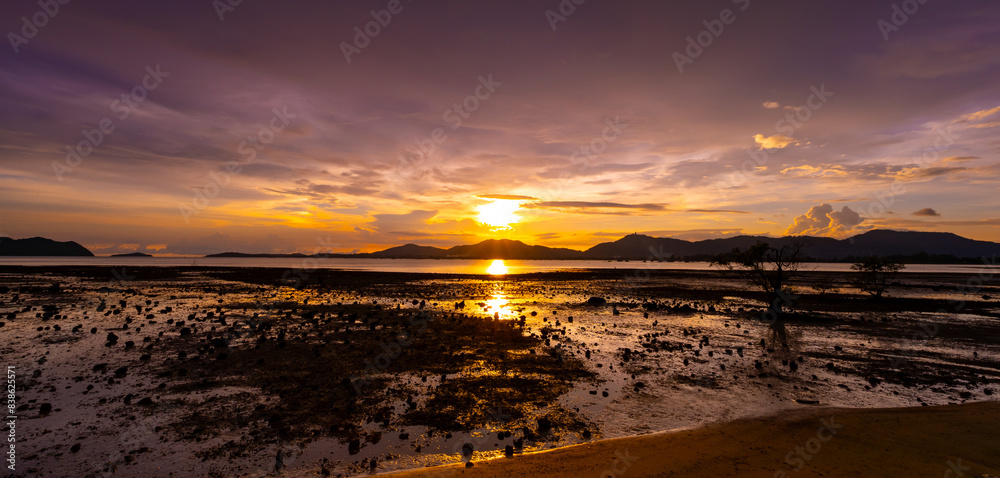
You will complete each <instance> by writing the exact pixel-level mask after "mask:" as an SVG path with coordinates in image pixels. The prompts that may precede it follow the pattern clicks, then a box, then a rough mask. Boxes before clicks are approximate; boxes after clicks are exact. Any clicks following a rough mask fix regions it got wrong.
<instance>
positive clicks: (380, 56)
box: [0, 0, 1000, 254]
mask: <svg viewBox="0 0 1000 478" xmlns="http://www.w3.org/2000/svg"><path fill="white" fill-rule="evenodd" d="M32 2H33V3H32ZM372 2H374V4H368V3H372ZM372 2H330V1H323V0H300V1H297V2H294V3H295V5H294V6H292V5H290V4H288V2H284V3H283V2H269V1H256V2H242V4H241V5H240V6H238V7H236V8H235V9H234V10H233V11H231V12H229V13H227V14H226V15H225V21H220V18H219V16H218V15H217V14H216V12H215V10H214V9H213V8H212V5H211V4H212V1H211V0H201V1H198V2H136V1H130V0H104V1H101V2H80V3H76V2H72V3H71V4H68V5H67V6H66V8H65V9H64V11H63V10H61V11H60V13H59V17H58V18H57V19H54V20H53V21H52V22H51V24H50V25H48V26H46V27H44V28H39V32H38V34H37V35H35V36H34V37H33V38H31V39H30V42H28V43H25V44H20V45H19V46H18V49H19V52H15V51H14V49H12V48H10V47H8V48H6V49H0V178H3V179H2V180H0V204H2V205H3V207H2V208H0V221H2V222H0V224H2V230H0V234H3V235H10V236H13V237H31V236H38V235H41V236H46V237H52V238H54V239H59V240H76V241H78V242H81V243H84V244H90V245H97V246H100V248H99V250H100V251H101V252H111V251H126V250H131V249H130V248H133V247H135V248H136V249H135V250H137V251H147V250H149V249H148V248H149V247H151V246H149V245H150V244H152V245H164V244H165V245H166V246H165V247H162V248H159V249H158V251H159V252H158V253H162V254H167V253H175V254H198V253H201V252H222V251H226V250H233V249H236V250H249V251H255V252H269V251H275V252H294V251H297V250H298V251H301V252H311V251H313V250H314V249H315V247H316V246H317V238H318V237H326V236H328V235H329V236H334V237H335V239H332V240H333V241H334V242H336V243H337V244H339V245H338V246H337V247H338V248H339V249H338V250H345V251H350V250H354V249H360V250H364V251H371V250H376V249H378V248H382V247H384V246H387V245H395V244H399V243H403V242H410V241H416V240H417V239H412V238H418V239H419V242H420V243H422V244H428V245H431V244H434V245H445V246H448V245H455V244H460V243H468V242H477V241H479V240H483V239H490V238H497V237H505V238H511V239H520V240H525V241H544V243H545V244H546V245H560V246H571V247H580V248H583V247H589V246H591V245H593V242H594V241H595V240H597V239H598V238H597V237H595V236H594V233H595V231H628V232H631V231H658V230H669V231H672V232H671V234H685V237H702V238H704V237H716V236H717V235H718V233H717V232H715V231H725V232H724V234H725V233H729V232H732V231H741V232H744V233H748V234H770V235H779V234H781V233H782V229H784V226H786V225H787V224H788V223H789V220H790V219H791V217H792V216H794V215H795V214H797V213H799V212H801V211H799V208H801V209H806V208H807V207H808V206H811V205H814V204H820V203H822V202H829V200H830V199H831V198H834V197H838V198H856V199H855V200H853V201H851V202H850V203H849V205H850V207H851V208H853V209H854V210H856V211H863V212H864V216H865V225H866V226H867V225H871V224H877V225H879V226H880V227H881V226H882V225H883V224H885V223H882V222H878V221H879V220H883V219H885V218H887V217H889V214H890V213H889V211H886V210H885V208H873V207H871V206H870V205H871V204H872V203H873V202H875V203H876V204H878V203H877V202H876V201H877V198H879V197H883V198H884V197H887V196H886V194H887V193H886V191H888V192H889V193H892V194H893V198H894V201H895V202H894V203H893V206H892V207H893V209H895V210H896V211H916V210H918V209H920V208H922V207H924V206H925V205H926V204H934V205H935V207H936V208H938V209H942V210H945V211H948V214H947V215H948V218H949V220H953V222H949V223H947V224H944V223H943V222H940V221H936V222H935V224H941V227H947V228H948V230H949V231H950V232H955V233H957V234H961V235H964V236H967V237H973V238H976V239H984V240H1000V227H998V226H996V225H994V224H992V223H990V222H983V220H984V218H994V217H995V216H996V210H995V209H996V208H995V201H992V202H991V201H988V200H984V198H990V197H993V196H995V191H996V190H997V189H998V187H1000V165H998V164H997V139H996V138H997V135H996V133H995V131H997V127H998V126H1000V108H998V106H997V105H1000V83H998V82H996V81H989V80H990V79H992V78H997V77H1000V29H997V28H996V25H998V24H1000V7H998V5H997V2H996V0H956V3H955V6H954V8H944V7H940V8H936V7H935V8H931V7H928V8H927V9H926V10H925V9H923V8H921V11H920V12H919V14H917V15H915V16H912V19H911V20H910V21H909V22H907V23H906V25H905V26H904V27H902V28H901V30H900V31H899V32H898V33H893V36H892V37H891V38H890V41H888V42H884V41H883V39H882V37H881V35H880V34H879V31H878V29H877V28H876V26H875V20H876V19H880V18H887V16H888V15H889V14H891V9H890V8H889V7H890V6H891V5H890V4H885V3H881V2H871V1H870V0H842V1H840V2H821V3H822V4H820V3H817V2H801V1H795V0H773V1H771V2H757V3H753V5H752V6H751V7H750V9H749V10H748V11H747V12H746V15H745V16H739V15H738V16H739V18H740V19H739V20H738V25H736V26H735V27H734V28H733V29H731V30H729V29H727V30H726V33H725V34H724V35H725V37H724V38H721V39H720V41H718V42H716V43H714V44H713V45H712V46H711V47H710V48H705V50H704V52H703V53H702V54H701V56H699V57H698V58H697V59H695V61H696V62H695V63H694V64H690V65H686V66H685V68H684V72H683V73H679V72H678V71H677V70H676V68H675V67H674V65H673V62H672V61H670V60H669V58H670V55H671V53H672V52H673V51H680V50H683V49H684V48H685V45H686V44H687V42H688V40H687V38H688V37H689V36H692V35H695V36H696V33H697V32H698V31H700V30H701V29H703V28H704V24H703V22H704V19H705V18H709V16H710V15H716V14H717V13H718V8H721V7H718V8H717V7H716V6H712V5H707V4H704V3H700V2H614V3H611V2H598V3H594V4H593V5H591V4H590V3H588V4H587V5H590V6H587V7H586V8H582V7H581V8H578V9H577V11H576V12H575V13H573V15H572V16H570V17H568V19H567V20H566V21H565V22H560V24H559V26H558V32H555V33H553V32H552V30H551V27H550V25H549V23H548V22H547V21H546V19H545V16H544V10H545V8H540V7H539V4H538V2H536V1H534V0H509V1H504V2H462V1H458V0H448V1H442V2H431V3H428V4H426V5H425V4H424V3H421V2H412V4H411V3H409V2H402V4H401V5H404V8H403V11H402V12H401V13H400V14H399V16H398V17H395V16H394V17H393V21H392V23H391V25H387V26H386V27H385V28H383V29H381V33H379V34H378V35H376V36H375V37H372V38H368V39H365V38H363V36H362V37H357V38H360V39H357V38H356V36H357V31H356V30H355V28H356V27H357V28H361V29H364V26H365V24H366V23H368V22H370V21H372V17H371V11H372V9H376V10H381V9H383V8H385V2H384V1H382V2H379V1H377V0H372ZM37 3H38V2H37V1H34V0H21V1H7V2H0V13H2V15H0V18H4V19H8V20H9V23H8V24H7V27H5V28H7V29H6V30H3V31H8V30H11V29H14V30H15V31H19V30H18V29H19V28H20V20H19V19H21V18H22V17H24V16H28V17H29V19H30V18H31V17H30V16H31V15H32V13H33V12H35V11H37V9H38V8H37ZM216 3H218V2H216ZM222 3H226V2H225V1H223V2H222ZM232 3H238V2H232ZM379 3H381V6H379ZM552 3H553V5H552V8H555V4H556V3H558V1H557V0H552ZM724 3H728V2H724ZM890 3H891V2H890ZM949 5H950V4H949ZM546 8H548V7H546ZM304 12H305V13H304ZM180 24H182V25H185V28H183V29H178V28H177V25H180ZM775 25H781V28H775ZM865 32H868V33H865ZM356 40H357V41H358V42H360V43H363V44H365V46H364V47H357V48H358V50H360V52H355V53H352V55H351V57H350V58H349V59H348V58H345V56H344V52H343V50H342V48H341V45H342V44H343V43H346V44H353V43H354V42H355V41H356ZM664 58H666V59H667V61H663V60H664ZM348 60H349V61H348ZM150 70H153V71H156V70H159V71H161V72H163V73H164V75H163V76H162V77H161V79H162V82H159V83H158V84H156V87H155V89H152V88H147V86H143V83H144V79H145V77H146V75H148V74H150V73H149V71H150ZM151 81H152V79H150V80H147V81H145V83H146V85H149V86H152V85H153V84H154V83H152V82H151ZM824 85H825V86H824ZM819 89H825V90H826V91H828V92H834V93H835V94H834V95H833V96H832V97H829V98H828V101H826V102H824V103H820V102H817V101H816V98H815V97H814V95H816V93H815V91H816V90H819ZM133 92H134V94H136V95H139V96H141V97H142V100H141V101H139V100H138V97H136V98H134V99H133V98H129V95H130V94H132V93H133ZM123 95H125V97H126V99H128V102H123V103H124V104H125V105H126V106H127V105H128V103H129V102H131V104H132V106H128V108H127V109H125V110H123V109H122V108H124V106H122V105H123V103H113V102H114V101H122V100H121V98H122V96H123ZM115 104H117V105H118V106H117V107H115V109H114V110H112V105H115ZM456 108H457V109H456ZM123 111H127V115H126V114H124V113H123ZM103 118H108V119H109V121H112V122H113V124H110V125H108V127H109V128H110V127H111V126H113V127H114V130H113V131H110V129H109V132H107V133H102V132H101V131H100V125H101V123H102V119H103ZM286 121H287V123H286ZM97 143H99V144H97ZM67 147H69V148H72V149H74V150H76V149H80V151H86V154H84V155H83V156H82V157H81V158H80V159H79V160H77V159H75V158H74V157H73V156H68V154H67ZM81 148H82V149H81ZM899 183H905V192H899V191H898V188H896V189H892V186H893V185H895V184H899ZM500 200H507V201H510V202H518V203H521V204H522V206H521V209H520V210H519V211H518V217H519V218H520V219H519V222H517V223H516V224H513V225H512V229H511V230H505V231H504V232H502V233H501V232H498V231H494V230H491V229H490V228H485V227H483V226H482V225H481V224H480V223H478V222H477V220H476V219H477V217H478V214H479V211H478V210H477V206H479V205H482V203H486V202H490V201H500ZM667 204H669V205H670V206H669V207H667V206H666V205H667ZM181 206H184V207H187V208H188V210H191V211H192V213H190V214H189V215H188V216H182V215H181V214H180V212H179V211H181V210H182V209H180V207H181ZM838 206H841V204H838ZM880 209H881V212H880ZM789 210H791V211H793V213H792V214H791V215H789V214H788V211H789ZM727 211H731V212H727ZM741 211H747V212H750V211H752V214H742V213H740V212H741ZM830 212H831V213H832V212H834V211H830ZM841 212H842V211H841ZM837 214H840V212H838V213H837ZM609 215H615V216H616V217H610V216H609ZM835 216H836V214H835ZM905 216H906V217H907V218H908V219H910V220H914V221H918V222H919V220H921V219H924V220H925V225H926V226H927V227H930V225H929V223H930V222H932V221H929V220H928V219H929V218H928V217H915V216H911V215H910V214H909V213H905ZM848 219H849V218H844V219H843V221H844V224H847V223H850V221H849V220H848ZM821 220H822V221H821V222H825V224H822V225H820V226H815V225H810V226H809V227H807V229H810V228H814V229H818V230H828V229H830V225H829V222H830V219H829V218H825V219H824V218H823V217H821ZM838 227H839V228H841V229H842V228H843V227H846V226H843V225H840V226H834V230H835V231H836V230H838ZM858 227H860V226H857V227H856V228H858ZM684 231H689V232H684ZM265 238H266V239H265ZM136 245H138V246H136ZM144 247H145V248H146V249H144Z"/></svg>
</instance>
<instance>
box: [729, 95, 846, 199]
mask: <svg viewBox="0 0 1000 478" xmlns="http://www.w3.org/2000/svg"><path fill="white" fill-rule="evenodd" d="M809 89H810V90H811V91H812V94H811V95H809V96H808V97H807V98H806V102H805V104H803V105H802V106H796V107H791V108H790V109H791V110H792V111H791V112H789V113H787V114H786V115H785V117H784V118H782V119H780V120H778V121H777V122H776V123H774V130H775V132H777V133H778V134H779V135H783V136H786V137H788V138H791V137H792V136H793V135H794V134H795V132H796V131H797V130H798V129H800V128H802V127H803V126H804V124H805V123H806V122H807V121H809V120H810V119H811V118H812V117H813V114H815V113H816V112H817V111H819V110H820V109H822V108H823V106H824V105H826V103H827V102H828V101H830V98H832V97H833V95H834V92H832V91H827V89H826V83H822V84H820V85H819V87H818V88H817V87H816V86H815V85H813V86H810V87H809ZM767 150H768V148H767V147H766V146H765V145H763V144H762V145H761V146H760V147H759V148H758V149H753V148H747V149H746V153H747V156H749V157H750V159H747V160H744V161H743V163H742V164H741V165H740V170H739V171H736V172H734V173H731V174H730V175H729V185H730V186H731V187H739V186H742V185H744V184H746V182H747V181H748V180H749V175H750V173H751V172H752V171H756V170H757V169H758V168H762V167H764V165H765V164H766V163H767V160H768V157H769V154H768V152H767ZM715 187H716V189H717V191H718V193H719V195H720V196H726V192H725V190H724V189H723V187H722V185H721V184H716V186H715Z"/></svg>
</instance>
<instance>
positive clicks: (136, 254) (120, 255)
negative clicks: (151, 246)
mask: <svg viewBox="0 0 1000 478" xmlns="http://www.w3.org/2000/svg"><path fill="white" fill-rule="evenodd" d="M111 257H153V255H152V254H146V253H145V252H129V253H126V254H111Z"/></svg>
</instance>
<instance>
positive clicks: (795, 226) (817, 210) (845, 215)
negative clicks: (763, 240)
mask: <svg viewBox="0 0 1000 478" xmlns="http://www.w3.org/2000/svg"><path fill="white" fill-rule="evenodd" d="M862 221H864V219H863V218H862V217H861V215H860V214H858V213H857V212H854V211H853V210H851V208H849V207H847V206H844V208H843V209H841V210H840V211H835V210H834V209H833V206H831V205H829V204H820V205H818V206H813V207H811V208H809V211H808V212H806V213H805V214H803V215H801V216H798V217H796V218H795V219H794V221H793V222H792V225H791V226H789V227H788V229H786V230H785V234H787V235H790V236H799V235H802V236H822V237H838V238H840V237H846V236H849V235H852V234H856V233H858V232H860V230H859V229H858V228H857V226H858V225H859V224H861V222H862Z"/></svg>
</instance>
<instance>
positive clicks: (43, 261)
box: [0, 256, 1000, 276]
mask: <svg viewBox="0 0 1000 478" xmlns="http://www.w3.org/2000/svg"><path fill="white" fill-rule="evenodd" d="M0 266H29V267H58V266H105V267H250V268H275V269H305V270H311V269H336V270H357V271H376V272H410V273H427V274H474V275H494V276H495V275H512V274H530V273H536V272H565V271H575V270H591V269H623V270H635V269H648V270H688V271H690V270H695V271H697V270H712V269H714V267H713V266H712V265H711V264H709V263H708V262H657V261H609V260H478V259H344V258H285V257H266V258H259V257H25V256H18V257H0ZM998 268H1000V266H997V265H995V264H909V265H907V266H906V269H905V271H904V272H911V273H913V272H916V273H951V274H979V273H983V272H987V271H996V270H997V269H998ZM800 270H804V271H817V272H846V271H850V270H851V264H847V263H822V262H820V263H803V264H802V266H801V268H800Z"/></svg>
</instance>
